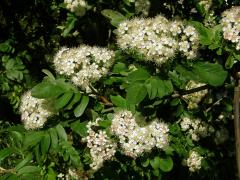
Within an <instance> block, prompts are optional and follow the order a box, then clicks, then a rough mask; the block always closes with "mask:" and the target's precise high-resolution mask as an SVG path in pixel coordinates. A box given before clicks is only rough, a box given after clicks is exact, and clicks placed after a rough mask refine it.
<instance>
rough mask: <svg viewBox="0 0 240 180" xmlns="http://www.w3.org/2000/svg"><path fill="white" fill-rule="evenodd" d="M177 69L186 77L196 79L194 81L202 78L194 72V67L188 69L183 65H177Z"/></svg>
mask: <svg viewBox="0 0 240 180" xmlns="http://www.w3.org/2000/svg"><path fill="white" fill-rule="evenodd" d="M176 71H177V72H179V73H180V74H181V75H182V76H183V77H184V78H186V79H189V80H190V79H191V80H194V81H199V80H200V77H199V76H198V75H197V74H194V73H193V72H192V67H191V69H190V68H189V69H187V68H185V67H183V66H181V65H178V66H177V67H176Z"/></svg>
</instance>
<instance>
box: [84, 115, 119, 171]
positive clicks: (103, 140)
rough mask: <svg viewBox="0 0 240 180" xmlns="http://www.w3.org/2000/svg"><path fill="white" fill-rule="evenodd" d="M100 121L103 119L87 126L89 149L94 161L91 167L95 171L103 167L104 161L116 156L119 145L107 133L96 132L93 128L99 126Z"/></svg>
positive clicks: (98, 119)
mask: <svg viewBox="0 0 240 180" xmlns="http://www.w3.org/2000/svg"><path fill="white" fill-rule="evenodd" d="M99 121H101V118H97V119H96V121H95V122H89V123H88V124H87V128H88V130H87V133H88V136H87V137H86V140H87V147H88V148H89V149H90V154H91V157H92V161H93V162H92V163H91V164H90V167H91V168H92V170H95V171H96V170H98V169H99V168H101V167H102V165H103V163H104V161H106V160H109V159H111V158H112V157H113V156H114V154H115V152H116V148H117V144H116V143H114V142H113V141H112V140H111V139H110V138H109V137H108V136H107V134H106V131H103V130H98V131H97V132H95V131H94V130H93V129H92V127H93V126H99V124H98V122H99Z"/></svg>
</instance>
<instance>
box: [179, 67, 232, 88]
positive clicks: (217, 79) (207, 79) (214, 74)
mask: <svg viewBox="0 0 240 180" xmlns="http://www.w3.org/2000/svg"><path fill="white" fill-rule="evenodd" d="M176 70H177V71H178V72H179V73H180V74H182V75H183V76H184V77H185V78H186V79H189V80H195V81H199V82H204V83H207V84H209V85H211V86H221V85H222V84H223V83H224V81H225V80H226V78H227V75H228V73H227V71H225V70H224V69H223V67H222V66H221V65H220V64H213V63H209V62H198V63H195V64H194V65H193V66H192V67H191V69H190V68H189V69H186V68H184V67H183V66H177V68H176Z"/></svg>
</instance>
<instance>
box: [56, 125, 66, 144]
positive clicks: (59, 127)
mask: <svg viewBox="0 0 240 180" xmlns="http://www.w3.org/2000/svg"><path fill="white" fill-rule="evenodd" d="M56 130H57V134H58V137H59V138H60V139H62V140H64V141H67V134H66V131H65V129H64V128H63V127H62V125H61V124H58V125H57V126H56Z"/></svg>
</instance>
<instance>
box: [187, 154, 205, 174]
mask: <svg viewBox="0 0 240 180" xmlns="http://www.w3.org/2000/svg"><path fill="white" fill-rule="evenodd" d="M202 159H203V157H202V156H200V155H199V154H198V153H197V152H196V151H191V152H190V154H189V157H188V159H187V166H188V167H189V171H191V172H195V171H198V170H199V169H201V165H202Z"/></svg>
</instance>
